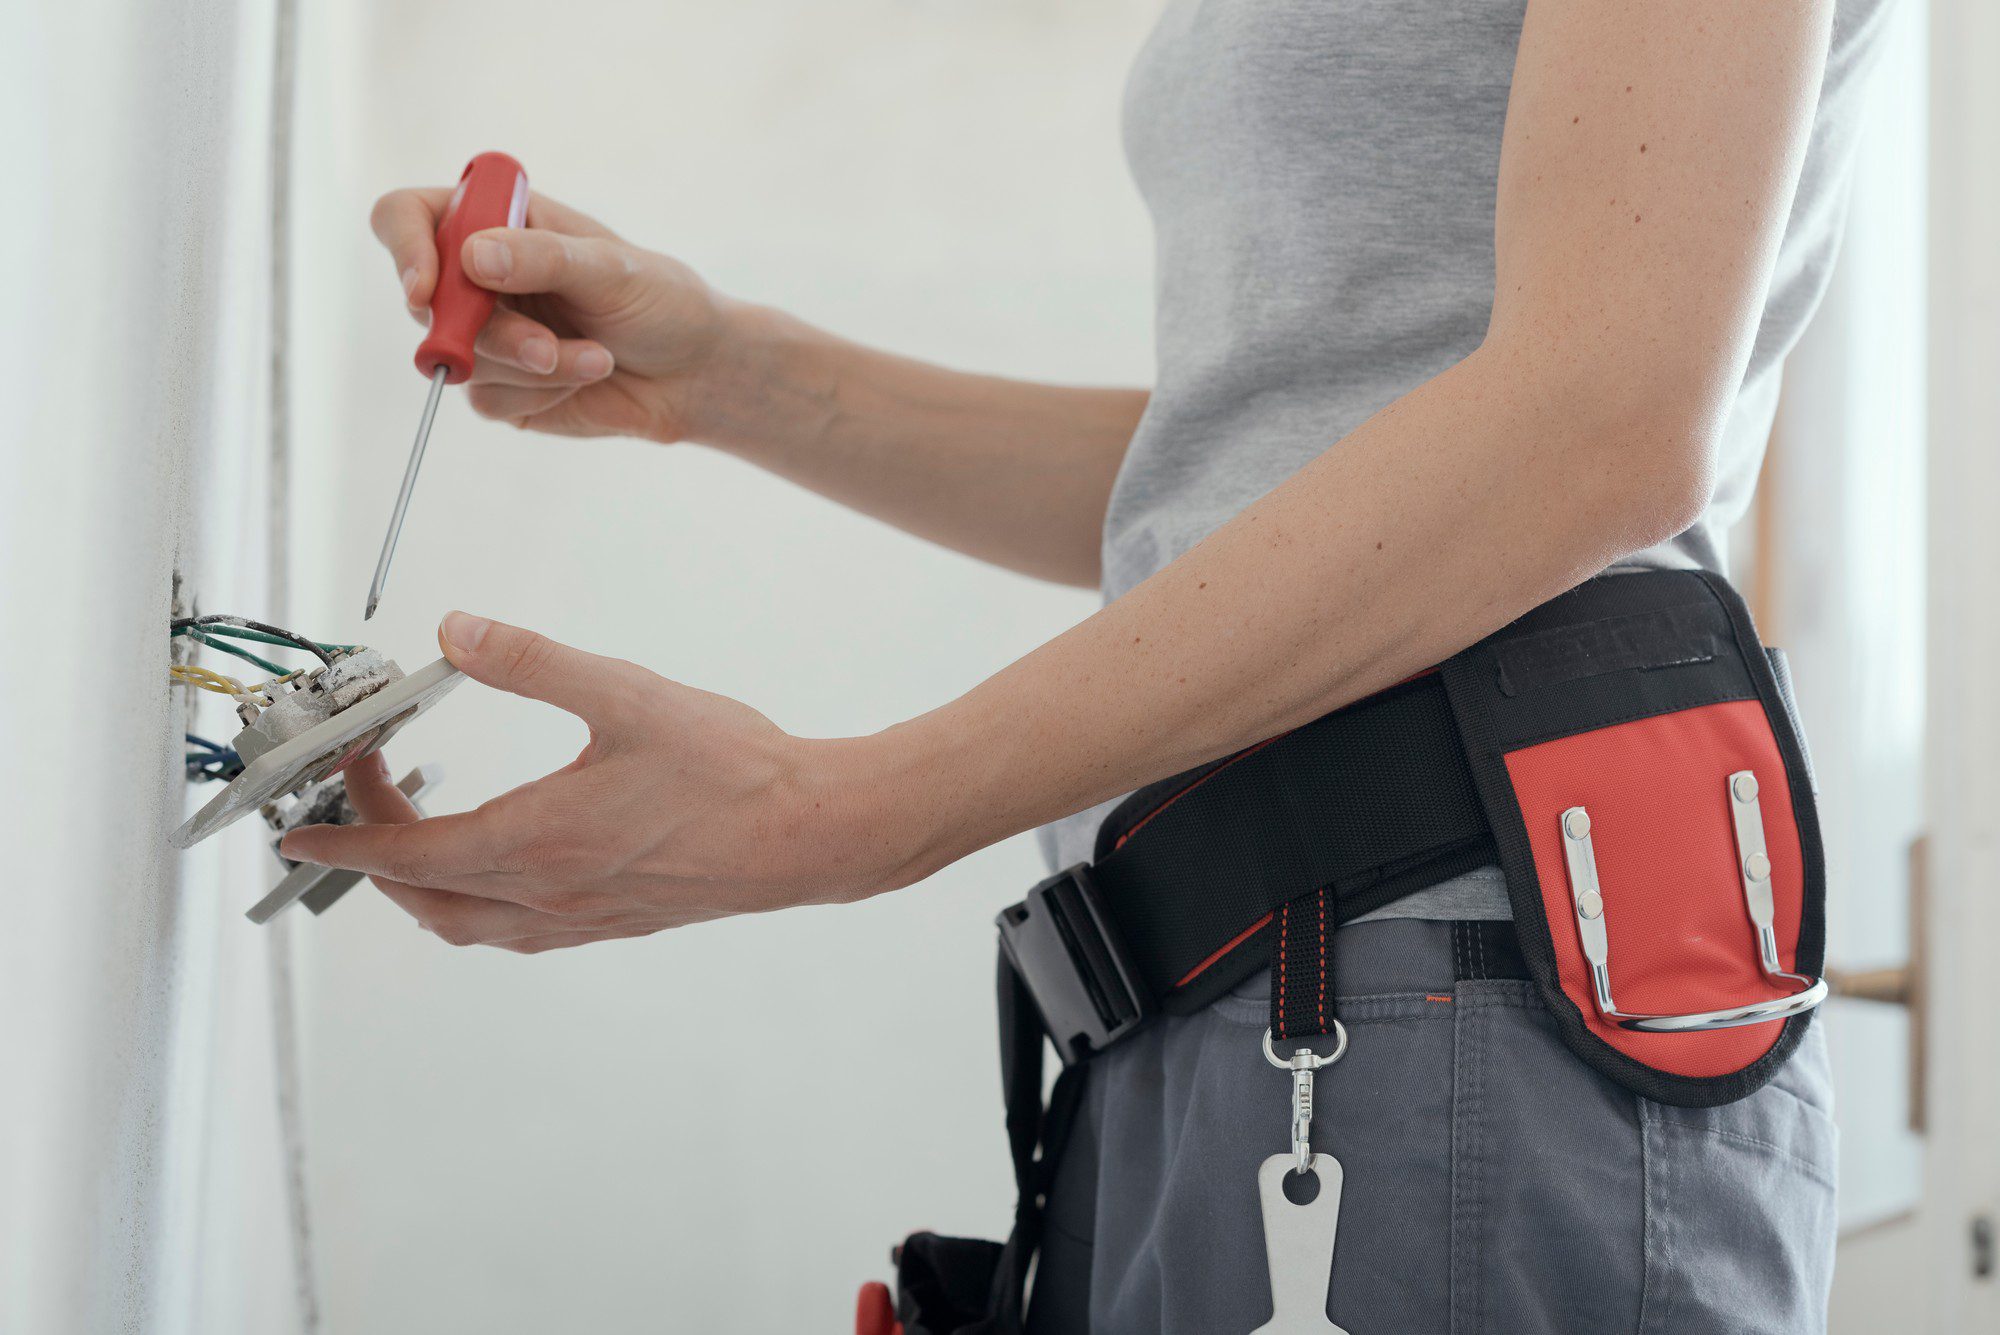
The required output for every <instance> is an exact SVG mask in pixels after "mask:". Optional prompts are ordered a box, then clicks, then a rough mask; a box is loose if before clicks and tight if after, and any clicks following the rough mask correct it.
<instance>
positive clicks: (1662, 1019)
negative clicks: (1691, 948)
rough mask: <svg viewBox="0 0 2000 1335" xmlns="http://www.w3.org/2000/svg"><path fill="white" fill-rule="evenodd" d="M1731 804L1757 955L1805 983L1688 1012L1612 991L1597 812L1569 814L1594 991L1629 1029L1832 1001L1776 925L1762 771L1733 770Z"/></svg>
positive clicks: (1774, 973) (1576, 896)
mask: <svg viewBox="0 0 2000 1335" xmlns="http://www.w3.org/2000/svg"><path fill="white" fill-rule="evenodd" d="M1728 790H1729V811H1730V817H1731V820H1732V822H1733V824H1734V826H1735V831H1736V869H1737V874H1738V875H1739V876H1741V877H1742V880H1743V902H1744V907H1745V908H1746V909H1747V910H1748V911H1749V914H1750V922H1751V924H1752V926H1754V927H1755V928H1756V931H1757V962H1758V965H1759V966H1760V967H1761V968H1762V969H1763V971H1764V975H1765V977H1767V978H1769V979H1771V981H1773V982H1775V983H1784V984H1796V985H1797V990H1796V991H1793V992H1791V993H1789V994H1787V995H1785V996H1782V997H1773V998H1771V999H1769V1000H1766V1001H1754V1002H1747V1003H1745V1004H1743V1005H1741V1006H1731V1007H1725V1008H1723V1009H1721V1010H1707V1011H1691V1012H1688V1013H1687V1014H1682V1015H1653V1014H1640V1013H1636V1012H1632V1011H1626V1010H1620V1009H1619V1007H1618V1003H1617V1002H1616V1001H1615V1000H1614V999H1613V998H1612V995H1611V938H1610V935H1609V933H1608V932H1607V931H1606V928H1605V905H1604V893H1603V889H1602V887H1601V886H1600V885H1599V884H1598V880H1597V857H1596V854H1595V853H1594V852H1593V851H1592V848H1591V843H1590V812H1589V811H1588V810H1586V809H1585V808H1583V807H1580V806H1577V807H1571V808H1569V809H1568V810H1567V811H1564V812H1563V813H1562V816H1561V817H1560V819H1561V822H1562V847H1563V861H1564V864H1565V865H1566V866H1567V868H1568V870H1569V889H1570V902H1571V905H1572V907H1573V909H1574V911H1575V913H1576V930H1577V937H1578V939H1579V940H1580V941H1581V943H1582V945H1583V955H1584V958H1585V959H1586V960H1587V961H1588V962H1589V964H1590V983H1591V990H1592V991H1593V992H1594V993H1595V994H1596V999H1597V1009H1598V1011H1599V1013H1601V1014H1602V1015H1603V1016H1604V1018H1605V1019H1607V1020H1611V1021H1614V1022H1616V1023H1617V1024H1619V1025H1620V1026H1622V1027H1624V1028H1626V1029H1638V1030H1644V1031H1646V1032H1649V1033H1665V1034H1682V1033H1696V1032H1701V1031H1704V1030H1710V1029H1732V1028H1735V1027H1736V1026H1738V1025H1745V1024H1763V1023H1765V1022H1766V1021H1770V1020H1788V1019H1790V1018H1792V1017H1793V1016H1795V1015H1803V1014H1805V1013H1806V1012H1807V1011H1809V1010H1812V1009H1813V1008H1814V1007H1816V1006H1818V1005H1819V1004H1820V1002H1822V1001H1824V1000H1826V981H1825V980H1824V979H1821V978H1811V977H1807V976H1806V975H1804V974H1798V973H1791V972H1788V971H1787V970H1786V969H1785V968H1784V967H1783V966H1782V965H1781V964H1780V963H1779V961H1778V936H1777V931H1776V929H1775V928H1774V926H1773V919H1774V916H1775V908H1774V905H1773V902H1772V896H1771V858H1770V854H1769V852H1768V851H1767V850H1766V847H1765V841H1764V815H1763V811H1762V809H1761V808H1760V807H1759V806H1758V804H1757V776H1756V775H1755V774H1753V773H1751V772H1750V771H1749V770H1747V769H1745V770H1738V771H1736V772H1735V773H1734V774H1731V775H1730V776H1729V780H1728Z"/></svg>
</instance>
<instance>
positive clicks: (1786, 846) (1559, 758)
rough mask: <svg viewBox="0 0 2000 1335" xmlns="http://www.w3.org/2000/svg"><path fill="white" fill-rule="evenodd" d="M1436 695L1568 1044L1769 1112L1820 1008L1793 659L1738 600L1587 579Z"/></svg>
mask: <svg viewBox="0 0 2000 1335" xmlns="http://www.w3.org/2000/svg"><path fill="white" fill-rule="evenodd" d="M1442 672H1443V676H1444V685H1445V693H1446V695H1447V697H1448V698H1449V700H1450V702H1451V708H1452V712H1453V715H1454V717H1455V719H1456V721H1457V724H1458V730H1459V734H1460V738H1461V740H1462V742H1463V744H1464V747H1465V753H1466V760H1467V763H1468V766H1469V768H1470V771H1471V774H1472V779H1473V783H1474V785H1475V787H1476V789H1477V791H1478V794H1479V799H1480V802H1481V804H1482V806H1483V807H1484V809H1485V813H1486V817H1487V820H1488V822H1489V823H1490V825H1491V827H1492V833H1493V840H1494V844H1495V846H1496V847H1497V849H1498V854H1499V860H1500V864H1501V867H1502V869H1503V870H1504V871H1505V873H1506V877H1507V886H1508V893H1509V896H1510V898H1511V900H1512V903H1513V910H1514V921H1515V930H1516V932H1517V934H1518V936H1519V939H1520V945H1521V952H1522V955H1523V956H1524V958H1525V959H1526V960H1527V963H1528V965H1529V968H1530V971H1531V972H1532V973H1533V974H1534V977H1535V981H1536V983H1537V984H1538V985H1539V988H1540V990H1541V993H1542V996H1543V998H1544V999H1545V1001H1546V1003H1547V1005H1548V1007H1549V1009H1550V1011H1551V1012H1553V1014H1554V1016H1555V1019H1556V1023H1557V1025H1558V1026H1559V1027H1560V1029H1561V1032H1562V1036H1563V1039H1564V1041H1565V1042H1566V1043H1567V1044H1568V1045H1569V1046H1570V1048H1571V1049H1572V1050H1573V1051H1575V1052H1576V1053H1577V1054H1578V1055H1579V1056H1580V1057H1582V1058H1583V1059H1584V1060H1585V1061H1586V1062H1588V1063H1589V1064H1590V1065H1591V1066H1593V1067H1594V1068H1596V1069H1597V1070H1599V1071H1601V1072H1603V1073H1604V1074H1605V1075H1607V1076H1609V1077H1611V1078H1612V1079H1614V1080H1616V1081H1618V1082H1619V1083H1620V1084H1623V1085H1625V1086H1626V1087H1627V1088H1630V1089H1632V1090H1635V1091H1637V1092H1638V1093H1640V1094H1643V1095H1646V1096H1648V1097H1650V1098H1655V1099H1659V1100H1662V1101H1665V1102H1669V1103H1675V1104H1681V1105H1690V1106H1705V1105H1711V1104H1719V1103H1726V1102H1729V1101H1731V1100H1734V1099H1738V1098H1742V1097H1744V1096H1745V1095H1747V1094H1749V1093H1751V1092H1753V1091H1754V1090H1756V1089H1757V1088H1758V1087H1759V1086H1760V1085H1762V1084H1763V1083H1764V1082H1765V1081H1766V1080H1768V1079H1769V1078H1770V1076H1771V1075H1772V1073H1773V1072H1775V1071H1776V1070H1777V1068H1778V1067H1779V1066H1780V1065H1781V1064H1782V1063H1783V1062H1784V1060H1785V1058H1786V1057H1787V1056H1789V1055H1790V1054H1791V1052H1792V1050H1793V1049H1794V1048H1795V1047H1796V1046H1797V1044H1798V1042H1799V1039H1800V1038H1801V1037H1802V1035H1803V1033H1804V1028H1805V1025H1806V1024H1807V1022H1808V1019H1809V1016H1810V1013H1811V1010H1812V1008H1813V1007H1814V1006H1816V1005H1817V1004H1818V1003H1819V1001H1820V1000H1821V999H1822V998H1823V997H1824V996H1825V991H1826V989H1825V985H1824V983H1822V982H1820V981H1819V978H1818V975H1819V972H1820V965H1821V958H1822V954H1823V951H1824V944H1825V866H1824V857H1823V854H1822V850H1821V846H1820V837H1819V826H1818V822H1817V820H1816V818H1815V815H1814V810H1813V785H1812V777H1811V773H1810V770H1809V768H1808V764H1807V758H1806V754H1805V750H1804V747H1803V744H1802V742H1801V737H1800V732H1799V729H1798V727H1797V724H1796V721H1795V716H1794V714H1793V712H1792V709H1791V706H1790V702H1789V700H1788V698H1787V697H1788V694H1789V681H1788V680H1787V679H1786V676H1785V672H1784V663H1783V659H1782V657H1781V656H1780V655H1778V654H1777V653H1776V652H1775V651H1767V650H1765V649H1764V648H1763V647H1762V646H1761V645H1760V644H1759V643H1758V640H1757V635H1756V631H1755V629H1754V627H1753V626H1752V624H1751V621H1750V615H1749V612H1748V610H1747V609H1746V608H1745V607H1744V605H1743V602H1742V600H1741V599H1740V598H1739V597H1738V596H1737V594H1736V592H1735V591H1734V590H1733V589H1731V588H1730V587H1729V585H1728V583H1727V582H1726V581H1724V580H1722V579H1721V578H1719V577H1716V576H1712V575H1709V574H1706V573H1704V572H1699V571H1653V572H1645V573H1637V574H1628V575H1613V576H1607V577H1603V578H1599V579H1595V580H1592V581H1590V582H1589V583H1587V584H1584V585H1582V586H1581V587H1579V588H1577V589H1575V590H1573V591H1571V592H1570V593H1567V594H1565V595H1563V596H1562V597H1560V598H1557V599H1555V600H1553V601H1552V602H1549V603H1547V604H1544V605H1543V606H1541V607H1539V608H1536V609H1535V610H1534V611H1533V612H1531V613H1529V614H1528V615H1527V616H1525V617H1523V618H1522V619H1521V620H1520V621H1517V622H1515V623H1514V624H1513V625H1511V626H1509V627H1507V628H1506V629H1505V630H1503V631H1501V632H1499V633H1498V634H1495V635H1493V636H1491V637H1490V638H1488V639H1486V640H1484V641H1482V642H1481V643H1479V644H1477V645H1474V646H1473V647H1472V648H1470V649H1467V650H1466V651H1464V652H1463V653H1460V654H1458V655H1456V656H1454V657H1453V658H1452V659H1451V660H1449V661H1448V662H1447V663H1446V664H1445V665H1444V667H1443V669H1442Z"/></svg>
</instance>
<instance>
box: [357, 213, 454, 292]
mask: <svg viewBox="0 0 2000 1335" xmlns="http://www.w3.org/2000/svg"><path fill="white" fill-rule="evenodd" d="M450 202H451V191H450V190H448V189H445V188H443V187H438V188H436V189H414V190H392V191H390V192H389V193H388V194H386V195H384V196H382V198H380V199H378V200H376V201H375V211H374V213H373V214H371V215H370V216H369V219H368V224H369V226H370V227H372V228H374V230H375V238H376V240H378V241H380V242H381V243H382V244H383V245H384V246H386V247H387V248H388V250H389V258H390V260H391V261H392V262H393V263H394V264H395V266H396V277H397V281H399V282H400V283H401V284H402V285H403V301H404V304H405V305H407V306H409V308H410V309H411V310H412V311H421V310H424V309H426V308H427V307H428V306H429V305H430V304H431V293H432V291H433V290H435V289H436V287H437V275H438V257H437V241H436V238H437V228H438V220H439V219H440V218H442V217H443V216H444V210H445V206H446V205H447V204H448V203H450Z"/></svg>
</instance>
